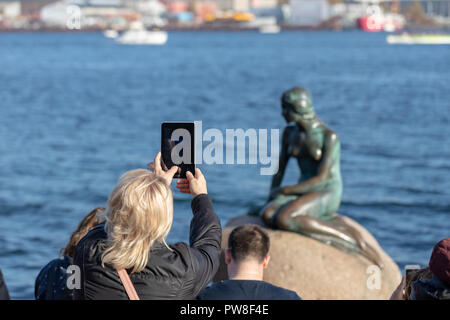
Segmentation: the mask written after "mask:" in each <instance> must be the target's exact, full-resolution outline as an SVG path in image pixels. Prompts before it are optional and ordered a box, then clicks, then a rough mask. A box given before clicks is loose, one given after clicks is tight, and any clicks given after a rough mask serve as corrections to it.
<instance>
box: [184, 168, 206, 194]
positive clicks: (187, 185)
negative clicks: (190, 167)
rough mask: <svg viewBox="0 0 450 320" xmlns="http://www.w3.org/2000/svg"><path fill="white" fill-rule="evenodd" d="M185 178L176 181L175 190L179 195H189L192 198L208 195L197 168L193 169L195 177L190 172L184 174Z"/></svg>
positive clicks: (203, 180)
mask: <svg viewBox="0 0 450 320" xmlns="http://www.w3.org/2000/svg"><path fill="white" fill-rule="evenodd" d="M186 178H187V179H180V180H177V188H178V190H180V192H181V193H190V194H192V195H193V196H194V198H195V197H196V196H198V195H199V194H203V193H205V194H207V193H208V190H207V189H206V180H205V177H204V176H203V174H202V172H201V171H200V169H199V168H196V169H195V177H194V175H193V174H192V173H191V172H190V171H188V172H186Z"/></svg>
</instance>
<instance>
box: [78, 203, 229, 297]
mask: <svg viewBox="0 0 450 320" xmlns="http://www.w3.org/2000/svg"><path fill="white" fill-rule="evenodd" d="M191 207H192V211H193V213H194V217H193V218H192V220H191V229H190V237H189V242H190V245H187V244H186V243H182V242H180V243H176V244H174V245H171V246H170V247H171V249H172V250H173V251H170V250H169V249H168V248H167V247H166V246H164V244H162V243H155V244H154V245H153V247H152V248H151V249H150V258H149V260H148V263H147V266H146V267H145V269H144V270H143V271H141V272H139V273H135V274H131V275H130V278H131V281H132V282H133V284H134V287H135V288H136V291H137V294H138V295H139V298H140V299H141V300H144V299H195V297H196V296H197V294H198V293H199V292H200V291H201V290H202V289H203V288H204V287H205V286H206V285H207V284H208V282H210V281H211V279H212V277H213V276H214V274H215V273H216V272H217V269H218V266H219V255H220V244H221V237H222V229H221V227H220V221H219V218H218V217H217V215H216V214H215V213H214V209H213V206H212V202H211V199H210V198H209V196H208V195H206V194H201V195H199V196H197V197H196V198H194V199H193V200H192V204H191ZM106 237H107V235H106V232H105V231H104V224H101V225H99V226H97V227H96V228H94V229H93V230H91V231H90V232H89V233H88V234H87V235H86V236H85V237H84V238H83V239H81V241H80V242H79V243H78V245H77V247H76V250H75V257H74V263H75V264H76V265H78V266H79V267H80V270H81V288H80V289H79V290H75V292H74V299H100V300H115V299H128V297H127V294H126V292H125V289H124V287H123V285H122V282H121V281H120V278H119V276H118V274H117V272H116V271H115V269H114V268H112V266H110V265H105V268H103V267H102V266H101V255H102V246H101V244H102V243H104V241H105V240H106Z"/></svg>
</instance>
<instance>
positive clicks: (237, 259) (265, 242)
mask: <svg viewBox="0 0 450 320" xmlns="http://www.w3.org/2000/svg"><path fill="white" fill-rule="evenodd" d="M269 248H270V238H269V236H268V235H267V233H266V232H264V231H263V230H262V229H261V228H260V227H258V226H256V225H251V224H246V225H242V226H239V227H236V228H235V229H233V231H231V233H230V236H229V238H228V250H226V252H225V263H226V264H227V269H228V276H229V277H230V278H234V279H248V280H262V277H263V271H264V269H265V268H266V267H267V265H268V264H269V260H270V256H269Z"/></svg>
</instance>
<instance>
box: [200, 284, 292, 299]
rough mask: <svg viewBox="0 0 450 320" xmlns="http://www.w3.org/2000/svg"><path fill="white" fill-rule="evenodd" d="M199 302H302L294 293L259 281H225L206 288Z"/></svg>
mask: <svg viewBox="0 0 450 320" xmlns="http://www.w3.org/2000/svg"><path fill="white" fill-rule="evenodd" d="M197 299H198V300H301V298H300V297H299V296H298V294H297V293H296V292H294V291H291V290H288V289H284V288H281V287H277V286H274V285H273V284H270V283H268V282H265V281H259V280H225V281H221V282H218V283H215V284H213V285H211V286H210V287H207V288H205V289H204V290H203V291H202V292H200V294H199V295H198V296H197Z"/></svg>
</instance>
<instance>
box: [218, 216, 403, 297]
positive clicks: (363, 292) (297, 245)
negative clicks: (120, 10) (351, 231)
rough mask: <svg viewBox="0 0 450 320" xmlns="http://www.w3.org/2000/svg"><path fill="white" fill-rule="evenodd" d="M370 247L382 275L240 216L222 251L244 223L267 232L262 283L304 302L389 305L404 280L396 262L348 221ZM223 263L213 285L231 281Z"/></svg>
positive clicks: (365, 263) (353, 258)
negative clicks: (363, 301)
mask: <svg viewBox="0 0 450 320" xmlns="http://www.w3.org/2000/svg"><path fill="white" fill-rule="evenodd" d="M345 219H346V221H347V222H348V223H349V224H351V225H353V226H355V227H356V228H357V229H358V230H359V231H360V232H361V233H362V234H363V236H364V237H365V239H366V241H367V242H368V243H369V244H371V245H372V246H373V247H374V248H376V249H377V250H378V251H379V254H380V256H381V257H382V259H383V261H384V269H382V270H381V272H378V270H380V269H378V268H377V267H376V266H374V265H373V263H372V262H370V261H369V260H367V259H366V258H364V257H363V256H361V255H358V254H350V253H346V252H343V251H341V250H338V249H336V248H335V247H332V246H329V245H326V244H324V243H322V242H319V241H316V240H313V239H311V238H308V237H304V236H302V235H299V234H296V233H293V232H287V231H282V230H273V229H268V228H267V227H265V226H264V223H263V222H262V220H261V219H260V217H254V216H248V215H242V216H237V217H234V218H232V219H230V220H229V221H228V223H227V224H226V227H225V228H224V230H223V236H222V248H226V247H227V245H228V244H227V242H228V236H229V234H230V232H231V230H233V228H234V227H236V226H238V225H242V224H246V223H251V224H257V225H260V226H263V227H264V230H266V231H267V233H268V234H269V236H270V241H271V246H270V256H271V259H270V263H269V266H268V267H267V269H266V271H265V273H264V280H266V281H268V282H270V283H272V284H274V285H277V286H281V287H284V288H288V289H291V290H294V291H296V292H297V293H298V294H299V295H300V296H301V297H302V298H303V299H389V298H390V296H391V294H392V292H393V291H394V290H395V288H396V287H397V286H398V284H399V283H400V280H401V273H400V270H399V268H398V266H397V265H396V264H395V262H394V261H392V259H391V258H390V257H389V256H388V255H387V254H386V253H385V252H384V251H383V249H382V248H381V247H380V246H379V244H378V242H377V241H376V240H375V238H374V237H373V236H372V235H371V234H370V233H369V232H368V231H367V230H366V229H364V228H363V227H362V226H361V225H359V224H358V223H356V222H355V221H353V220H352V219H350V218H347V217H346V218H345ZM227 278H228V275H227V271H226V265H225V262H224V259H223V254H222V262H221V266H220V269H219V271H218V273H217V274H216V277H215V279H214V281H215V282H217V281H220V280H224V279H227Z"/></svg>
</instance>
